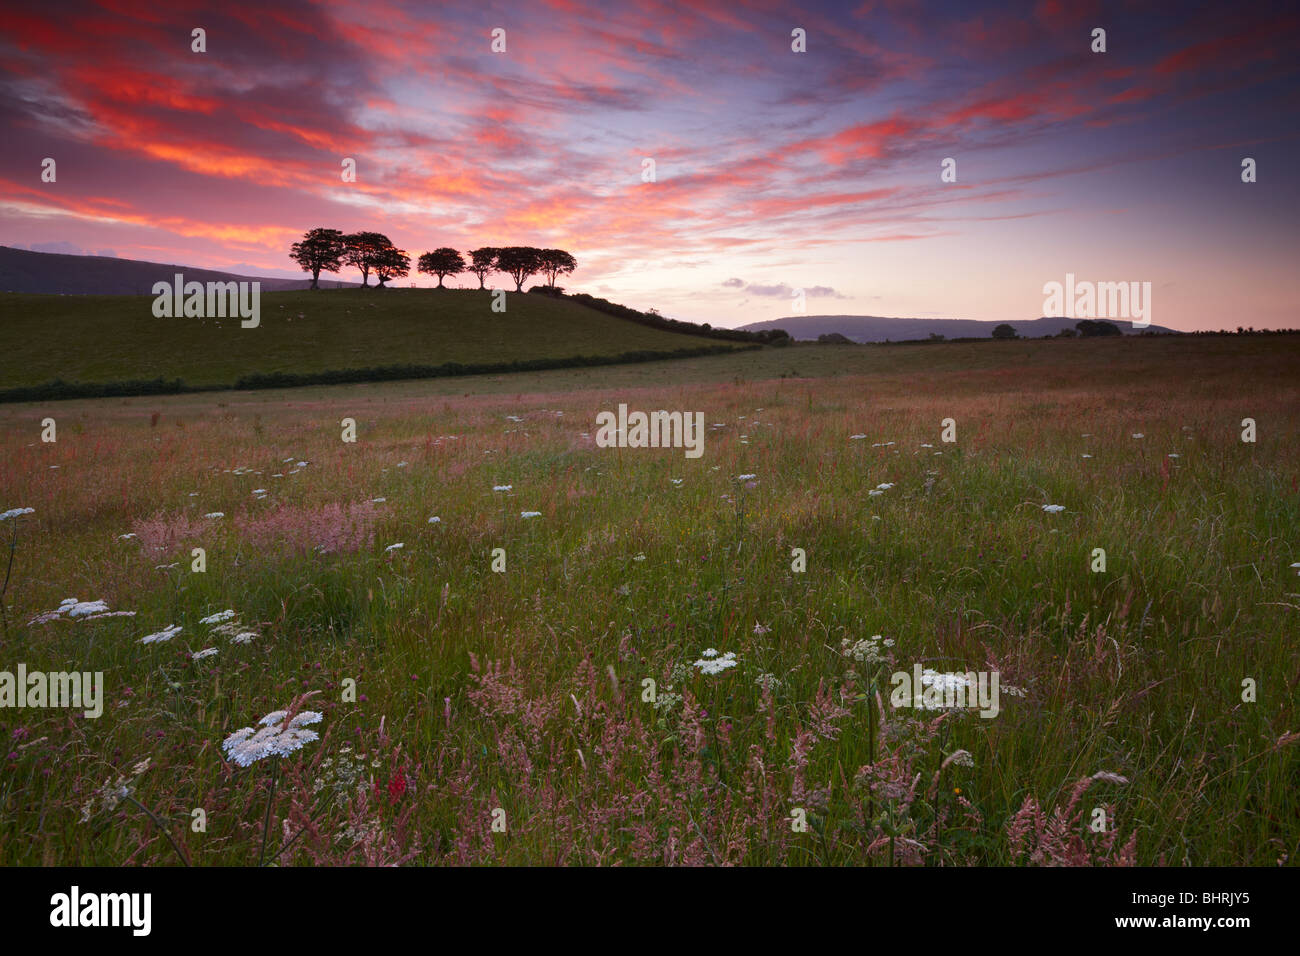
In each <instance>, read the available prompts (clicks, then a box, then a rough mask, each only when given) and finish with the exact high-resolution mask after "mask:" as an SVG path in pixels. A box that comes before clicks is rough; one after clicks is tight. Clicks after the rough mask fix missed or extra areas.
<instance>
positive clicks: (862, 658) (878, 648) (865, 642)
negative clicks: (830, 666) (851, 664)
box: [840, 634, 894, 664]
mask: <svg viewBox="0 0 1300 956" xmlns="http://www.w3.org/2000/svg"><path fill="white" fill-rule="evenodd" d="M893 646H894V640H893V638H886V637H882V636H881V635H879V634H874V635H872V636H871V637H866V638H863V639H861V640H858V641H854V642H853V643H852V644H850V643H849V639H848V638H847V637H846V638H844V639H843V640H841V641H840V654H842V655H843V656H844V657H848V658H851V659H853V660H855V661H857V662H859V663H862V664H883V663H884V662H885V661H887V660H888V659H889V654H888V652H887V651H885V650H883V648H888V647H893Z"/></svg>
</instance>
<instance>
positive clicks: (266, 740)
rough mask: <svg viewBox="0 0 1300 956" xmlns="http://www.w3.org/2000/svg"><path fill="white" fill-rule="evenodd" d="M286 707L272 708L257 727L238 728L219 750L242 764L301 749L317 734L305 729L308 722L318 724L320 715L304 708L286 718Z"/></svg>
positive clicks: (285, 754)
mask: <svg viewBox="0 0 1300 956" xmlns="http://www.w3.org/2000/svg"><path fill="white" fill-rule="evenodd" d="M288 716H289V712H288V711H287V710H275V711H272V712H271V713H269V714H267V715H266V716H265V717H263V718H262V719H261V720H259V721H258V723H259V724H261V725H262V726H261V729H260V730H254V729H253V728H252V727H241V728H240V729H239V730H236V731H235V732H234V733H233V734H231V735H230V736H229V737H227V738H226V739H225V741H224V742H223V743H222V744H221V749H222V750H224V751H225V752H226V756H227V757H229V759H230V760H231V762H232V763H235V764H238V765H239V766H241V767H249V766H252V765H253V764H254V763H256V762H257V761H259V760H261V759H262V758H264V757H287V756H289V754H291V753H293V752H294V751H296V750H301V749H302V748H303V747H304V746H306V745H307V744H309V743H311V742H312V741H313V740H319V739H320V734H318V733H316V731H314V730H306V729H304V728H305V727H306V726H307V725H308V724H318V723H320V722H321V720H323V719H324V718H323V716H322V715H321V714H320V713H318V712H317V711H314V710H304V711H302V712H300V713H298V714H297V715H295V716H294V718H293V719H292V720H288V721H286V720H285V718H286V717H288Z"/></svg>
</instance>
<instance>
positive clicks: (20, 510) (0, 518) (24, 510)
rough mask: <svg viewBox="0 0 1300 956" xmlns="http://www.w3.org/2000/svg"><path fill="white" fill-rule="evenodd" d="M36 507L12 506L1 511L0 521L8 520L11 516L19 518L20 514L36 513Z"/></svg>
mask: <svg viewBox="0 0 1300 956" xmlns="http://www.w3.org/2000/svg"><path fill="white" fill-rule="evenodd" d="M35 513H36V509H35V508H10V509H9V510H8V511H5V512H0V521H8V520H9V519H10V518H17V517H18V516H19V515H29V514H35Z"/></svg>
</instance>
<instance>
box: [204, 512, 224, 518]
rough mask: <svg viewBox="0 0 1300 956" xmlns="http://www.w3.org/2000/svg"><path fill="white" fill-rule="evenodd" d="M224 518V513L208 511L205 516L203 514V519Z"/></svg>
mask: <svg viewBox="0 0 1300 956" xmlns="http://www.w3.org/2000/svg"><path fill="white" fill-rule="evenodd" d="M225 516H226V513H225V512H224V511H209V512H208V513H207V514H205V515H204V516H203V517H205V518H224V517H225Z"/></svg>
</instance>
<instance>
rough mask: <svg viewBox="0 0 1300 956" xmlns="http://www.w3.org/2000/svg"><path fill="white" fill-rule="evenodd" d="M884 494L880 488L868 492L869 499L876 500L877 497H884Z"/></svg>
mask: <svg viewBox="0 0 1300 956" xmlns="http://www.w3.org/2000/svg"><path fill="white" fill-rule="evenodd" d="M883 494H884V492H883V491H881V490H880V489H879V488H872V489H871V490H870V491H868V492H867V497H869V498H874V497H876V496H877V495H883Z"/></svg>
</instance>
